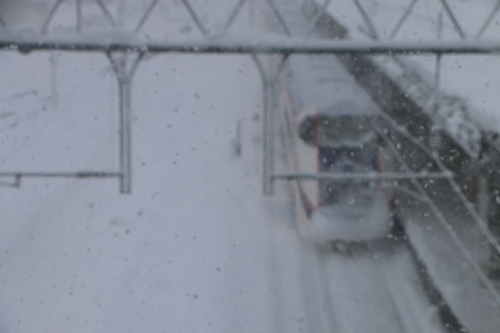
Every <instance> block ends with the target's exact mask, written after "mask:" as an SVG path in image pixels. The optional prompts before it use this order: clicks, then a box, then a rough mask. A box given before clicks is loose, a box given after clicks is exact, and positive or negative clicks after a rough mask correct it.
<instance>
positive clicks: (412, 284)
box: [0, 0, 440, 332]
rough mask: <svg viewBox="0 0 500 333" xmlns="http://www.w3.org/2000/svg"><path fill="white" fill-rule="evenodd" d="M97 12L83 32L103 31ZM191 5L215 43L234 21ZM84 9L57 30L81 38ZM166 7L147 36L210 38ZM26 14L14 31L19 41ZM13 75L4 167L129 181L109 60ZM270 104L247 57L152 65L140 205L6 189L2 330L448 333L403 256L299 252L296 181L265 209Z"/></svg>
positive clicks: (255, 18) (141, 104)
mask: <svg viewBox="0 0 500 333" xmlns="http://www.w3.org/2000/svg"><path fill="white" fill-rule="evenodd" d="M228 2H229V0H228ZM24 3H33V2H30V1H28V0H26V1H25V2H24ZM84 3H85V4H86V5H85V7H84V10H85V13H86V14H85V15H84V18H85V19H84V20H83V23H84V27H87V28H89V27H94V28H95V27H96V26H97V28H98V29H103V28H105V27H106V24H105V23H102V22H105V21H103V20H102V17H100V15H101V13H100V12H99V10H98V7H96V6H95V4H93V2H84ZM125 3H126V6H116V7H113V4H116V3H115V2H112V1H110V2H106V4H108V5H110V8H113V10H112V13H113V14H116V15H117V17H118V18H119V19H118V20H117V21H118V22H121V23H122V24H123V25H124V26H126V27H133V26H134V25H133V24H130V22H132V21H134V20H133V19H135V20H136V19H137V18H138V17H139V16H140V10H144V9H145V8H146V5H147V3H148V2H147V1H140V2H139V1H128V2H125ZM193 3H195V4H196V6H195V9H197V10H200V12H201V11H203V12H204V13H205V14H203V15H201V16H202V20H203V22H204V23H206V24H207V25H208V26H209V27H211V29H214V30H216V29H217V28H218V27H220V26H222V25H223V24H222V23H221V22H224V19H225V18H226V16H227V13H228V12H229V10H225V8H230V7H229V6H228V7H223V6H221V7H220V8H218V7H214V6H211V2H210V1H196V2H193ZM235 3H236V1H233V2H231V4H233V5H234V4H235ZM72 6H73V4H72V3H71V2H68V3H64V4H63V5H62V6H61V9H60V12H59V13H58V15H57V16H56V17H55V18H54V23H53V25H52V26H51V28H50V29H49V30H50V31H51V32H52V33H56V32H57V31H59V30H62V31H65V32H67V31H70V29H71V28H72V24H73V23H74V7H72ZM21 7H22V6H21ZM44 8H45V9H46V12H47V11H48V9H49V7H48V6H46V7H44ZM222 8H224V10H223V9H222ZM259 8H260V7H259V6H256V5H254V2H249V3H247V6H246V7H245V10H244V11H243V16H242V20H240V21H239V22H238V23H237V24H235V27H234V29H243V28H244V27H245V26H246V27H248V26H250V27H251V28H254V29H255V28H256V29H257V30H258V28H260V27H261V26H262V24H261V23H262V20H263V17H264V14H262V13H259V12H258V9H259ZM265 8H266V9H267V8H268V7H265ZM158 9H159V10H158V11H156V12H155V13H154V14H153V15H152V16H151V20H150V21H149V22H148V23H147V24H146V25H145V27H144V29H142V30H141V32H140V33H142V34H143V35H144V36H146V37H147V38H153V39H154V38H160V39H163V38H170V37H175V36H183V35H199V32H197V31H196V27H195V26H194V24H193V23H192V22H191V21H190V20H189V16H188V14H187V12H186V11H185V9H184V8H183V7H182V5H181V3H180V2H163V1H160V3H159V7H158ZM18 10H19V9H18ZM35 12H36V11H35V10H33V11H32V13H35ZM3 13H4V12H2V14H3ZM23 15H27V14H23ZM23 15H20V14H19V12H15V13H14V12H13V14H12V16H6V15H2V17H3V18H4V20H5V21H6V23H7V24H8V25H14V26H15V25H16V24H18V25H19V28H21V26H22V25H23V22H22V20H21V18H23V17H25V16H23ZM30 15H32V14H30ZM16 17H17V18H19V20H20V21H19V22H17V21H16V19H15V18H16ZM168 18H172V19H170V20H169V19H168ZM24 22H25V23H26V21H24ZM34 22H43V20H40V19H37V20H35V19H33V20H29V21H28V23H30V24H34ZM98 22H100V23H98ZM97 28H96V29H97ZM89 29H90V28H89ZM0 63H1V64H2V65H1V67H2V80H0V86H1V89H0V91H1V94H0V117H1V118H0V119H1V120H2V121H1V123H0V126H1V127H0V131H1V134H2V140H1V143H0V144H1V145H0V147H2V149H1V151H0V168H1V170H9V171H13V170H24V171H66V172H67V171H79V170H106V171H116V170H117V168H118V140H117V136H118V135H117V130H118V115H117V113H118V112H117V108H118V99H117V91H116V90H117V88H116V82H115V81H116V80H115V78H114V76H113V73H112V71H111V69H110V66H109V62H108V61H107V59H106V57H105V56H104V55H102V54H90V53H89V54H85V53H80V54H65V53H54V54H50V53H43V52H38V53H33V54H29V55H20V54H17V53H10V52H3V53H1V54H0ZM51 63H52V64H53V65H51ZM261 91H262V87H261V82H260V78H259V76H258V72H257V70H256V68H255V66H254V64H253V63H252V61H251V58H250V57H249V56H207V55H199V56H195V55H176V54H168V55H158V56H154V57H149V56H146V58H145V59H144V61H143V62H142V63H141V65H140V67H139V70H138V72H137V74H136V77H135V80H134V85H133V99H132V100H133V107H132V109H133V112H134V119H133V167H134V170H133V188H132V191H133V192H132V194H131V195H120V194H119V193H118V180H116V179H110V180H68V179H63V180H61V179H37V180H35V179H25V180H23V182H22V186H21V188H19V189H12V188H8V187H0V196H1V198H2V200H1V203H0V207H1V208H0V209H1V211H2V212H3V217H2V219H1V223H2V232H1V233H0V331H2V332H65V331H69V332H73V331H77V332H124V331H125V332H235V331H237V332H276V331H278V332H281V331H287V332H288V331H298V332H327V331H339V332H382V331H383V332H401V331H408V332H422V331H425V332H439V331H440V328H439V325H440V323H439V321H438V319H437V316H436V309H435V307H434V306H432V305H430V304H428V300H427V299H426V298H425V296H424V291H423V290H421V289H420V287H419V281H418V279H417V275H418V274H416V271H415V268H414V267H413V265H412V264H411V258H410V257H409V255H408V253H406V252H405V251H404V249H402V248H400V249H396V250H395V251H393V252H390V253H366V254H365V255H364V256H362V257H341V256H338V255H333V254H332V253H328V252H327V253H324V252H321V251H320V250H318V249H317V248H315V247H314V246H311V244H308V243H304V242H302V241H301V240H300V239H299V237H298V235H297V233H296V231H295V229H294V225H293V219H292V216H291V215H292V214H291V211H292V209H291V206H290V205H291V203H290V201H289V193H288V188H287V186H286V184H284V183H278V184H277V185H276V194H275V195H274V196H273V197H263V196H262V195H261V159H262V152H261V143H262V121H261V118H262V117H261V113H262V96H261ZM238 123H239V124H241V142H239V143H240V144H241V155H240V156H238V155H237V154H235V150H234V145H235V143H238V135H237V127H238V125H237V124H238ZM282 167H284V166H283V165H281V164H278V168H282ZM1 181H5V182H9V181H12V179H9V178H5V179H2V180H1Z"/></svg>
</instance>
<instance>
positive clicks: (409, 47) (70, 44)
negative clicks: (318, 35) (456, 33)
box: [0, 34, 500, 55]
mask: <svg viewBox="0 0 500 333" xmlns="http://www.w3.org/2000/svg"><path fill="white" fill-rule="evenodd" d="M261 37H262V38H256V39H254V40H250V41H248V39H241V38H240V39H238V38H237V36H220V37H214V38H209V39H193V40H186V41H167V42H153V41H148V40H143V39H139V38H138V37H137V35H130V36H123V35H117V36H116V38H114V37H113V36H112V35H108V37H106V38H86V37H83V36H82V37H81V38H77V39H64V38H57V37H47V36H42V35H39V36H32V37H30V38H25V37H23V36H18V35H12V34H0V49H3V50H13V51H20V52H31V51H37V50H40V51H49V50H53V51H72V52H143V53H167V52H179V53H229V54H292V53H301V54H368V55H369V54H402V55H405V54H407V55H415V54H417V55H420V54H449V55H458V54H497V53H500V41H478V40H469V41H433V42H419V43H411V42H399V41H381V40H378V41H364V42H354V41H331V40H330V41H328V40H306V39H301V38H287V37H279V36H273V37H269V36H267V37H266V36H261Z"/></svg>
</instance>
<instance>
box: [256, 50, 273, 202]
mask: <svg viewBox="0 0 500 333" xmlns="http://www.w3.org/2000/svg"><path fill="white" fill-rule="evenodd" d="M252 59H253V61H254V62H255V66H256V67H257V70H258V71H259V75H260V78H261V81H262V106H263V116H262V125H263V128H262V131H263V135H262V137H263V139H262V149H263V161H262V167H263V169H262V194H264V195H272V194H273V178H272V177H273V168H274V163H273V162H274V140H273V138H274V121H273V113H272V112H271V109H272V105H271V103H270V98H269V97H270V96H272V95H271V92H270V89H271V86H272V84H271V83H270V82H269V80H268V78H267V75H266V72H265V71H264V67H263V66H262V63H261V61H260V60H259V58H257V56H256V55H255V54H252Z"/></svg>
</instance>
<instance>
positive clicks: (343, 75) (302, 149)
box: [278, 55, 392, 243]
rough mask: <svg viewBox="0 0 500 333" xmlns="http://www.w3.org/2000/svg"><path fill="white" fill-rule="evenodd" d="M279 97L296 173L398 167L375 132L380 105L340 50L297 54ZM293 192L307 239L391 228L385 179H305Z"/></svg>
mask: <svg viewBox="0 0 500 333" xmlns="http://www.w3.org/2000/svg"><path fill="white" fill-rule="evenodd" d="M278 100H279V102H278V104H279V112H280V115H281V124H282V125H283V129H284V131H283V133H284V141H285V149H286V151H287V156H288V160H289V161H290V164H291V165H292V169H293V170H294V172H296V173H300V174H337V175H339V174H341V175H348V174H349V173H362V174H363V173H372V174H373V173H374V172H380V171H386V170H388V169H390V168H392V158H391V156H390V154H389V153H388V149H387V148H385V147H383V146H382V145H380V140H379V137H378V135H377V131H376V130H375V126H378V124H379V120H378V119H377V117H376V115H375V110H376V106H375V104H374V103H373V102H372V101H371V99H370V97H369V96H368V95H367V94H366V92H365V91H364V90H363V89H362V88H361V87H359V86H358V85H357V83H356V81H355V79H354V78H353V77H352V76H351V75H350V74H349V73H348V72H347V70H346V69H345V68H344V67H343V65H342V64H341V63H340V61H339V60H338V59H337V57H336V56H332V55H293V56H291V57H290V59H289V60H288V62H287V64H286V65H285V67H284V70H283V77H282V80H281V86H280V89H279V98H278ZM294 191H295V199H296V200H295V201H296V203H297V205H296V218H297V226H298V229H299V232H300V234H301V236H302V237H304V238H306V239H309V240H312V241H315V242H319V243H323V242H328V241H337V240H339V241H364V240H370V239H374V238H377V237H380V236H383V235H386V234H387V233H388V231H389V229H390V226H391V218H390V210H389V206H390V204H389V201H390V200H391V194H390V193H387V192H385V193H384V192H382V191H381V189H380V181H378V182H375V181H373V180H366V179H365V180H361V179H352V178H350V177H346V178H341V179H320V180H310V179H308V180H303V179H302V180H301V179H298V180H296V181H295V184H294Z"/></svg>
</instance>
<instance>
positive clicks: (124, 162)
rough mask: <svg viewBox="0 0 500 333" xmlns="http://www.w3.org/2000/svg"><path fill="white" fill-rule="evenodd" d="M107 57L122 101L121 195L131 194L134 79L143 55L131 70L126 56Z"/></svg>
mask: <svg viewBox="0 0 500 333" xmlns="http://www.w3.org/2000/svg"><path fill="white" fill-rule="evenodd" d="M106 55H107V56H108V58H109V60H110V62H111V66H112V67H113V71H114V72H115V75H116V79H117V81H118V97H119V99H120V103H119V108H120V110H119V112H120V128H119V139H120V156H119V157H120V193H122V194H130V193H132V103H131V96H132V91H131V90H132V79H133V77H134V74H135V71H136V70H137V67H138V66H139V62H140V61H141V59H142V56H143V53H139V56H138V57H137V58H136V59H135V60H134V61H133V62H132V65H131V68H130V70H128V66H127V58H128V57H127V55H126V54H122V55H121V57H120V58H119V59H118V60H116V59H115V58H113V56H112V55H111V54H110V53H109V52H108V53H106Z"/></svg>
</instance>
